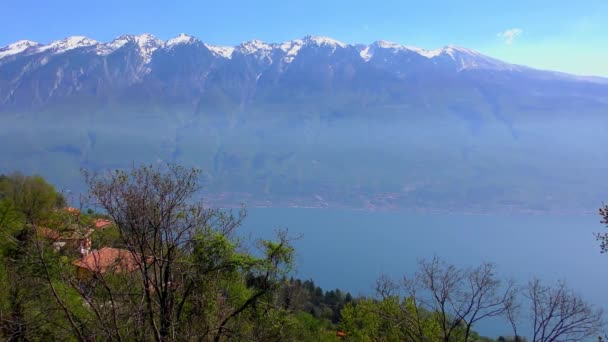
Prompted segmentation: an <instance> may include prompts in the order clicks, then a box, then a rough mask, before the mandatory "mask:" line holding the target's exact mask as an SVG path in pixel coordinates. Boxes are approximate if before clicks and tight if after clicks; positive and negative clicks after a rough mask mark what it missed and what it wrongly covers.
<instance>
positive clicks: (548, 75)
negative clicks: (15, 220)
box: [0, 34, 608, 211]
mask: <svg viewBox="0 0 608 342" xmlns="http://www.w3.org/2000/svg"><path fill="white" fill-rule="evenodd" d="M607 113H608V81H607V80H606V79H603V78H593V77H580V76H574V75H567V74H562V73H556V72H551V71H542V70H536V69H532V68H528V67H525V66H519V65H512V64H509V63H505V62H502V61H499V60H497V59H494V58H491V57H488V56H484V55H482V54H480V53H478V52H475V51H473V50H469V49H466V48H461V47H455V46H447V47H444V48H440V49H436V50H425V49H420V48H416V47H410V46H402V45H399V44H395V43H391V42H386V41H377V42H374V43H372V44H369V45H363V44H346V43H343V42H340V41H337V40H334V39H331V38H327V37H314V36H308V37H304V38H302V39H295V40H292V41H287V42H283V43H264V42H261V41H257V40H253V41H249V42H244V43H242V44H240V45H238V46H235V47H222V46H214V45H210V44H207V43H205V42H203V41H201V40H199V39H197V38H195V37H192V36H188V35H185V34H181V35H179V36H177V37H175V38H173V39H170V40H168V41H161V40H159V39H157V38H155V37H154V36H152V35H149V34H144V35H124V36H121V37H118V38H116V39H115V40H113V41H111V42H106V43H102V42H97V41H95V40H92V39H89V38H86V37H81V36H76V37H69V38H66V39H63V40H59V41H56V42H52V43H50V44H39V43H35V42H32V41H19V42H16V43H14V44H10V45H9V46H7V47H5V48H2V49H0V118H1V120H2V122H3V125H2V127H0V172H1V171H7V170H13V169H21V170H23V171H26V172H42V173H45V174H47V176H48V177H50V178H51V179H52V180H53V181H54V182H56V183H58V184H64V185H65V186H66V187H77V186H78V184H79V183H78V179H79V176H78V170H79V169H80V168H81V167H86V168H92V169H107V168H110V167H122V166H125V165H130V164H131V163H132V162H133V161H136V162H159V161H175V162H180V163H186V164H188V165H194V166H197V167H201V168H203V169H204V170H205V171H206V173H205V177H206V178H205V179H206V182H207V183H206V184H207V188H208V191H209V195H210V196H211V197H212V198H215V199H216V200H218V201H220V200H221V201H224V202H225V203H229V204H234V203H236V202H240V201H249V202H250V204H253V205H270V204H272V205H314V206H323V205H331V206H347V207H362V206H363V207H368V208H394V209H403V208H414V207H415V208H425V209H441V210H460V211H470V210H473V211H487V210H556V209H567V210H582V209H584V208H586V207H587V206H588V205H591V204H593V203H595V202H597V201H601V199H602V196H603V195H605V192H606V190H608V189H604V188H602V186H601V185H599V186H598V184H597V181H596V179H599V178H600V177H601V175H602V174H603V172H604V171H605V170H606V169H608V161H607V160H606V158H605V156H604V155H603V154H602V153H601V151H600V150H598V148H597V146H598V145H601V144H602V143H605V142H608V138H607V136H608V134H606V128H608V117H607ZM566 160H568V162H567V163H566V162H565V161H566ZM230 193H232V195H230ZM244 193H246V194H244Z"/></svg>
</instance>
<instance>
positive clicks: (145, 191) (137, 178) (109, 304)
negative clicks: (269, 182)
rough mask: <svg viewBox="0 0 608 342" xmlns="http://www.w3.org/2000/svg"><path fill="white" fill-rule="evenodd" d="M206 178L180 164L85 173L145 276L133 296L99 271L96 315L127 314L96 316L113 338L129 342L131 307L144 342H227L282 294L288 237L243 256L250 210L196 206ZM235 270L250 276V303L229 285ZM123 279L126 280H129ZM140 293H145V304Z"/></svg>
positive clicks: (288, 260)
mask: <svg viewBox="0 0 608 342" xmlns="http://www.w3.org/2000/svg"><path fill="white" fill-rule="evenodd" d="M199 175H200V172H199V171H198V170H195V169H185V168H183V167H180V166H175V165H168V166H167V167H166V168H159V167H151V166H145V167H139V168H133V169H132V170H130V171H115V172H113V173H110V174H107V175H97V174H89V173H87V172H85V179H86V182H87V184H88V185H89V189H90V190H89V192H90V195H91V197H92V199H93V200H94V201H95V202H96V204H98V205H99V206H101V207H102V208H103V209H104V210H105V212H106V213H107V214H108V215H109V216H110V217H111V218H112V220H113V221H114V223H115V225H116V227H117V229H118V231H119V234H120V240H121V243H122V247H123V248H125V249H126V250H128V251H129V253H130V256H131V258H130V259H132V260H133V261H134V263H135V265H136V266H135V269H136V270H137V271H136V273H138V274H139V277H138V278H139V282H140V284H139V286H136V289H134V290H129V289H128V288H125V286H124V284H123V285H121V286H119V287H113V286H112V282H110V281H108V275H109V274H108V273H106V275H105V276H104V274H102V272H95V273H96V278H97V281H96V284H97V287H98V291H99V293H102V294H103V296H101V298H102V299H103V300H102V301H98V302H95V301H93V300H87V303H88V304H89V305H90V307H91V308H92V309H93V308H94V307H95V305H97V307H101V306H102V307H103V308H104V309H105V311H114V312H118V311H119V314H118V315H115V314H110V315H98V314H97V312H95V311H96V310H93V311H94V313H95V314H96V315H97V316H98V317H97V318H98V321H99V322H100V323H101V322H105V326H106V327H107V328H106V329H105V330H106V331H105V335H106V336H107V337H111V339H115V340H121V339H123V338H124V336H122V335H121V332H122V330H124V329H126V327H125V326H124V324H123V322H121V320H120V319H118V318H117V317H118V316H120V317H124V314H125V310H124V308H125V305H127V307H128V308H130V309H131V310H132V311H133V312H132V314H133V316H134V317H135V319H134V321H136V322H137V324H139V325H140V326H142V325H143V326H142V327H141V328H144V329H146V332H144V334H142V336H143V337H144V339H146V336H150V335H151V336H152V337H153V338H154V339H155V340H156V341H173V340H178V339H191V340H202V339H204V338H213V340H215V341H219V340H220V339H221V338H224V337H225V336H227V335H233V336H235V335H236V334H237V332H234V331H233V329H231V327H230V323H231V322H233V321H235V320H236V318H238V317H239V316H241V315H242V314H243V313H245V312H249V311H250V310H253V309H255V307H256V305H258V304H259V303H261V301H262V300H263V299H264V297H265V296H267V294H269V293H271V292H273V291H274V290H276V289H277V288H278V283H279V281H280V279H282V277H283V276H284V272H286V270H287V269H288V267H289V265H290V263H291V258H292V254H293V249H292V248H291V246H290V244H289V241H288V239H287V238H286V236H285V235H284V234H279V241H278V242H272V241H262V242H261V246H260V247H261V248H262V250H263V256H261V257H254V256H252V255H249V254H239V253H238V252H237V251H236V250H235V248H236V245H235V244H234V243H233V242H232V240H231V236H232V234H233V232H234V231H235V229H236V228H237V227H238V226H239V225H240V224H241V221H242V220H243V218H244V217H245V212H244V211H241V212H239V214H238V215H236V216H235V215H233V214H232V213H231V212H227V211H224V210H220V209H210V208H206V207H205V206H204V205H203V202H202V201H197V200H195V199H194V196H195V195H196V194H197V193H198V191H199V189H200V186H199V183H198V179H199ZM235 272H236V274H240V275H242V276H244V275H247V281H246V282H247V284H246V288H247V291H246V293H245V294H246V296H245V297H244V298H243V294H241V295H240V296H239V297H238V300H237V299H236V298H235V300H232V301H231V298H230V294H229V291H227V290H226V289H223V288H222V285H221V284H222V283H223V279H224V280H226V279H228V278H230V279H233V280H234V279H235V276H234V275H235ZM120 273H121V274H120V275H121V276H120V277H118V278H122V279H126V278H125V277H124V272H120ZM112 278H114V277H113V275H112ZM127 284H129V283H127ZM224 284H225V282H224ZM135 290H138V291H139V293H140V297H139V298H140V299H141V300H140V301H139V302H138V301H136V300H135V298H137V296H136V294H137V293H138V291H135ZM80 294H81V295H83V296H84V295H85V294H86V293H85V292H80ZM117 299H120V300H119V302H120V303H117ZM211 303H213V304H211ZM210 304H211V306H214V307H217V308H218V309H217V310H218V311H217V312H214V313H213V314H212V315H209V314H210V312H206V311H205V310H206V309H205V308H208V307H210ZM100 305H101V306H100ZM98 311H99V312H101V311H102V310H98ZM186 316H187V317H186ZM209 316H213V317H215V319H217V322H212V321H213V318H209ZM203 321H205V322H203ZM116 322H118V323H116ZM195 323H196V324H195ZM100 325H101V326H104V324H100ZM117 325H121V326H122V328H120V329H119V327H117ZM121 329H122V330H121ZM148 334H149V335H148ZM125 336H126V335H125ZM148 338H149V337H148Z"/></svg>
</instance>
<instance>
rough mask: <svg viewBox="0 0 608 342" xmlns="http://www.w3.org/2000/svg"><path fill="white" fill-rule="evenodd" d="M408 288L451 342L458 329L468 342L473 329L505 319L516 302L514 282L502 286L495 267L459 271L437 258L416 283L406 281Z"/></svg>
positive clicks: (424, 266) (423, 267)
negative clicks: (487, 321)
mask: <svg viewBox="0 0 608 342" xmlns="http://www.w3.org/2000/svg"><path fill="white" fill-rule="evenodd" d="M404 284H405V288H406V289H407V292H408V295H409V296H410V297H411V298H412V299H413V300H414V302H415V303H416V306H422V307H424V308H425V309H427V310H429V311H431V312H436V313H437V314H438V315H439V320H440V326H441V329H442V333H443V340H444V341H446V342H447V341H450V340H452V335H453V334H454V332H455V330H456V329H459V328H461V327H463V328H464V336H463V340H464V341H467V340H468V338H469V336H470V334H471V331H472V330H471V329H472V327H473V325H475V324H476V323H478V322H479V321H481V320H483V319H486V318H489V317H496V316H503V315H505V314H506V312H507V308H508V307H509V306H511V305H512V304H511V303H513V300H514V298H515V288H514V285H513V283H512V282H506V283H504V284H503V282H501V281H500V280H499V279H498V278H497V277H496V274H495V267H494V265H493V264H490V263H484V264H482V265H480V266H478V267H476V268H471V269H459V268H457V267H455V266H453V265H448V264H446V263H445V262H444V261H442V260H441V259H439V258H438V257H434V258H433V259H431V260H430V261H426V260H423V261H421V262H420V271H419V272H418V273H417V274H416V276H415V278H414V279H405V281H404Z"/></svg>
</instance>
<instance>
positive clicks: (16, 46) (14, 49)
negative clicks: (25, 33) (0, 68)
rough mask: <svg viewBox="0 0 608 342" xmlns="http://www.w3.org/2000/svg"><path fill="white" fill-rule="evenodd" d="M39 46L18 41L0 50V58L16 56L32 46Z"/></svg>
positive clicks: (32, 42)
mask: <svg viewBox="0 0 608 342" xmlns="http://www.w3.org/2000/svg"><path fill="white" fill-rule="evenodd" d="M38 45H39V44H38V43H36V42H34V41H31V40H19V41H16V42H14V43H12V44H10V45H8V46H5V47H3V48H0V58H4V57H6V56H12V55H16V54H18V53H21V52H23V51H25V50H27V49H29V48H31V47H33V46H38Z"/></svg>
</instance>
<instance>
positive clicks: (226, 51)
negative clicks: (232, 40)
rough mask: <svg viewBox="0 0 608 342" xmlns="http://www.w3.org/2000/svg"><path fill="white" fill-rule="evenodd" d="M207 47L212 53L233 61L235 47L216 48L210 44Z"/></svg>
mask: <svg viewBox="0 0 608 342" xmlns="http://www.w3.org/2000/svg"><path fill="white" fill-rule="evenodd" d="M205 46H206V47H207V49H209V50H210V51H211V53H213V54H214V55H216V56H219V57H222V58H227V59H231V58H232V53H233V52H234V47H232V46H216V45H209V44H205Z"/></svg>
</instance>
